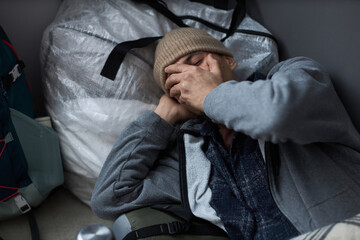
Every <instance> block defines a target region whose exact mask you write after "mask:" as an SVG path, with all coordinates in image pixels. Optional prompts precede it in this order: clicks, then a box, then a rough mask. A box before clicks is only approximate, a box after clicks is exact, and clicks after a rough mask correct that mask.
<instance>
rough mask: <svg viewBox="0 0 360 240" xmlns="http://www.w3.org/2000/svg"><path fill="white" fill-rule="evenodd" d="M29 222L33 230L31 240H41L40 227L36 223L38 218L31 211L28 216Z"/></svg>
mask: <svg viewBox="0 0 360 240" xmlns="http://www.w3.org/2000/svg"><path fill="white" fill-rule="evenodd" d="M26 215H27V217H28V220H29V226H30V230H31V239H32V240H40V233H39V227H38V225H37V223H36V218H35V215H34V213H33V211H32V210H31V211H29V212H28V213H27V214H26Z"/></svg>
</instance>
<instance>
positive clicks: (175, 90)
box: [169, 85, 181, 100]
mask: <svg viewBox="0 0 360 240" xmlns="http://www.w3.org/2000/svg"><path fill="white" fill-rule="evenodd" d="M169 95H170V97H172V98H175V99H177V100H178V99H179V97H180V96H181V91H180V88H179V86H178V85H175V86H173V87H172V88H171V89H170V90H169Z"/></svg>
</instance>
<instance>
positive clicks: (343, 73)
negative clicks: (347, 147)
mask: <svg viewBox="0 0 360 240" xmlns="http://www.w3.org/2000/svg"><path fill="white" fill-rule="evenodd" d="M247 3H248V12H249V14H250V16H252V17H253V18H254V19H256V20H258V21H259V22H261V23H262V24H263V25H264V26H265V27H267V29H269V30H270V31H271V32H272V33H273V34H274V36H275V37H276V38H277V39H278V41H279V43H280V57H281V59H286V58H289V57H295V56H308V57H311V58H313V59H315V60H317V61H318V62H320V63H321V64H322V65H323V66H324V68H325V69H326V70H327V71H328V72H329V73H330V75H331V76H332V79H333V82H334V85H335V87H336V89H337V92H338V94H339V96H340V98H341V99H342V101H343V103H344V105H345V107H346V108H347V110H348V112H349V114H350V116H351V117H352V120H353V122H354V124H355V126H356V127H357V128H358V130H360V111H359V110H360V28H359V24H360V14H359V11H360V1H358V0H271V1H269V0H248V1H247Z"/></svg>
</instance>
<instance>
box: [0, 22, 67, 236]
mask: <svg viewBox="0 0 360 240" xmlns="http://www.w3.org/2000/svg"><path fill="white" fill-rule="evenodd" d="M0 38H1V39H0V77H1V81H0V221H1V220H5V219H9V218H11V217H15V216H18V215H21V214H25V213H26V214H27V215H28V217H29V220H30V227H31V232H32V238H33V239H39V231H38V229H37V225H36V221H35V218H34V215H32V214H31V212H32V211H31V210H32V209H33V208H34V207H37V206H38V205H39V204H40V203H41V202H42V201H43V200H44V199H45V198H46V197H47V196H48V195H49V194H50V192H51V191H52V190H53V189H54V188H55V187H57V186H59V185H61V184H62V183H63V181H64V177H63V168H62V162H61V157H60V147H59V139H58V136H57V134H56V133H55V131H54V130H53V129H51V128H50V127H47V126H45V125H42V124H40V123H38V122H37V121H35V120H34V119H33V117H34V116H35V111H34V107H33V103H32V98H31V92H30V91H31V90H30V85H29V84H28V82H27V80H26V78H25V74H24V72H23V69H24V67H25V65H24V63H23V62H22V61H21V60H19V58H18V56H17V54H16V51H15V49H14V47H13V46H12V44H11V42H10V41H9V39H8V37H7V36H6V34H5V32H4V31H3V29H2V28H1V27H0ZM0 239H1V237H0Z"/></svg>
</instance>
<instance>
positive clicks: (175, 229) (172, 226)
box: [167, 222, 184, 235]
mask: <svg viewBox="0 0 360 240" xmlns="http://www.w3.org/2000/svg"><path fill="white" fill-rule="evenodd" d="M167 227H168V230H169V234H170V235H173V234H176V233H180V232H182V230H184V225H183V224H182V223H181V222H171V223H168V224H167Z"/></svg>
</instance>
